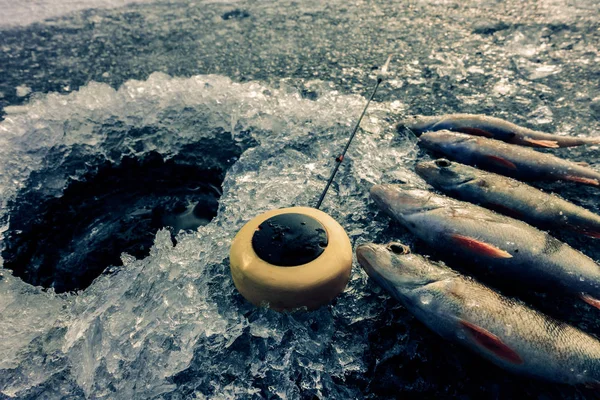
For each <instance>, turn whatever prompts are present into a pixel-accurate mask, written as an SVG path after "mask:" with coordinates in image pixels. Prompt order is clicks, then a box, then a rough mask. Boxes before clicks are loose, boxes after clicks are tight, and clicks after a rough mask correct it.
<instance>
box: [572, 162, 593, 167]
mask: <svg viewBox="0 0 600 400" xmlns="http://www.w3.org/2000/svg"><path fill="white" fill-rule="evenodd" d="M575 164H577V165H581V166H582V167H589V166H590V163H586V162H585V161H577V162H576V163H575Z"/></svg>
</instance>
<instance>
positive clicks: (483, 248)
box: [451, 234, 512, 258]
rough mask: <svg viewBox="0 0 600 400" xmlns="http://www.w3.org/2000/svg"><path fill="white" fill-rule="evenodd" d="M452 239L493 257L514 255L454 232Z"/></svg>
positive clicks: (510, 256)
mask: <svg viewBox="0 0 600 400" xmlns="http://www.w3.org/2000/svg"><path fill="white" fill-rule="evenodd" d="M451 237H452V239H453V240H454V241H455V242H457V243H458V244H459V245H460V246H463V247H466V248H468V249H469V250H472V251H473V252H475V253H478V254H481V255H484V256H488V257H492V258H512V255H511V254H510V253H509V252H507V251H504V250H502V249H499V248H497V247H496V246H494V245H491V244H489V243H485V242H482V241H480V240H477V239H474V238H472V237H468V236H463V235H457V234H453V235H451Z"/></svg>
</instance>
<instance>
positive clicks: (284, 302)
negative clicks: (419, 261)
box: [230, 56, 391, 311]
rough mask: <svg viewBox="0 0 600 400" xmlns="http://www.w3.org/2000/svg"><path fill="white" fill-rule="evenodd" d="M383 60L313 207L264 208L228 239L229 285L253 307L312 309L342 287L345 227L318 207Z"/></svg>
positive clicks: (347, 250)
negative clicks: (230, 277) (230, 281)
mask: <svg viewBox="0 0 600 400" xmlns="http://www.w3.org/2000/svg"><path fill="white" fill-rule="evenodd" d="M390 60H391V56H390V57H389V58H388V59H387V61H386V63H385V64H384V66H383V68H382V70H381V74H380V75H379V76H378V77H377V83H376V85H375V88H374V89H373V92H372V94H371V97H370V98H369V100H368V102H367V104H366V105H365V108H364V110H363V112H362V114H361V115H360V117H359V119H358V121H357V122H356V125H355V127H354V130H353V131H352V134H351V135H350V138H349V139H348V142H347V143H346V146H345V147H344V150H343V151H342V153H341V154H340V155H339V156H338V157H337V158H336V164H335V167H334V169H333V171H332V173H331V175H330V177H329V180H328V181H327V185H326V186H325V189H324V190H323V192H322V193H321V197H320V198H319V201H318V202H317V205H316V207H315V208H312V207H291V208H282V209H278V210H271V211H268V212H265V213H263V214H261V215H259V216H257V217H255V218H253V219H252V220H250V221H249V222H248V223H246V225H244V226H243V227H242V229H240V231H239V232H238V234H237V235H236V236H235V238H234V239H233V242H232V243H231V250H230V266H231V276H232V277H233V283H234V284H235V286H236V288H237V289H238V290H239V292H240V293H241V294H242V295H243V296H244V297H245V298H246V299H247V300H248V301H250V302H251V303H252V304H254V305H256V306H263V305H265V306H268V307H270V308H272V309H274V310H277V311H288V310H294V309H298V308H307V309H309V310H314V309H317V308H319V307H321V306H322V305H324V304H327V303H329V302H330V301H331V300H333V299H334V298H335V297H336V296H337V295H338V294H339V293H341V292H342V291H343V290H344V288H345V287H346V285H347V283H348V280H349V279H350V271H351V269H352V245H351V244H350V239H349V238H348V235H347V234H346V232H345V231H344V228H342V226H341V225H340V224H339V223H337V222H336V221H335V220H334V219H333V218H332V217H330V216H329V215H327V214H326V213H324V212H323V211H320V210H319V207H320V206H321V203H322V202H323V199H324V198H325V194H326V193H327V190H328V189H329V186H330V185H331V183H332V182H333V178H334V177H335V174H336V173H337V171H338V169H339V167H340V164H341V163H342V161H343V160H344V156H345V154H346V151H347V150H348V147H349V146H350V143H351V142H352V139H353V138H354V136H355V135H356V132H357V131H358V127H359V125H360V122H361V120H362V118H363V116H364V115H365V112H366V111H367V108H368V107H369V104H370V103H371V100H372V99H373V97H374V96H375V93H376V92H377V88H378V87H379V84H380V83H381V82H382V80H383V78H382V75H383V74H385V73H386V72H387V68H388V66H389V63H390Z"/></svg>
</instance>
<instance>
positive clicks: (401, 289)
mask: <svg viewBox="0 0 600 400" xmlns="http://www.w3.org/2000/svg"><path fill="white" fill-rule="evenodd" d="M356 258H357V259H358V262H359V264H360V265H361V266H362V268H363V269H364V270H365V272H366V273H367V274H368V275H369V277H370V278H371V279H373V280H374V281H375V282H376V283H377V284H379V285H380V286H381V287H382V288H384V289H385V290H386V291H387V292H388V293H389V294H390V295H391V296H392V297H394V298H395V299H397V300H398V301H400V302H401V303H402V304H403V305H404V307H405V308H406V309H407V310H408V311H409V312H410V313H412V314H413V315H414V316H415V317H416V318H417V319H418V320H419V321H421V322H422V323H423V324H425V325H426V326H427V327H428V328H429V329H431V330H432V331H433V332H435V333H437V334H438V335H440V336H441V337H442V338H444V339H446V340H449V341H452V342H455V343H458V344H460V345H463V346H464V347H466V348H468V349H470V350H472V351H473V352H475V353H476V354H479V355H480V356H482V357H484V358H486V359H487V360H489V361H491V362H492V363H494V364H496V365H498V366H499V367H501V368H504V369H506V370H508V371H510V372H513V373H516V374H522V375H527V376H532V377H536V378H540V379H544V380H547V381H552V382H557V383H563V384H569V385H584V386H589V387H593V388H595V387H597V386H598V383H599V382H600V341H598V340H597V339H596V338H594V337H593V336H591V335H589V334H587V333H585V332H583V331H581V330H579V329H577V328H575V327H573V326H571V325H568V324H566V323H563V322H559V321H556V320H554V319H552V318H550V317H548V316H546V315H544V314H542V313H540V312H538V311H536V310H534V309H532V308H529V307H527V306H526V305H525V304H523V303H522V302H520V301H518V300H515V299H512V298H509V297H505V296H503V295H501V294H500V293H498V292H496V291H494V290H492V289H490V288H489V287H487V286H484V285H482V284H480V283H478V282H477V281H475V280H473V279H471V278H469V277H466V276H464V275H461V274H459V273H458V272H456V271H454V270H452V269H450V268H448V267H447V266H446V265H444V264H442V263H436V262H433V261H430V260H429V259H427V258H425V257H423V256H420V255H417V254H412V253H411V252H410V249H408V247H406V246H404V245H403V244H401V243H394V242H392V243H389V244H387V245H382V244H375V243H367V244H362V245H359V246H358V247H357V248H356Z"/></svg>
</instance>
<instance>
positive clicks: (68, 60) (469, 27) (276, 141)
mask: <svg viewBox="0 0 600 400" xmlns="http://www.w3.org/2000/svg"><path fill="white" fill-rule="evenodd" d="M13 3H18V2H7V1H4V2H0V6H1V7H0V9H2V13H1V14H0V26H1V27H2V28H0V29H2V34H1V35H0V76H1V77H2V78H1V79H0V105H1V106H2V107H3V109H2V111H1V112H0V116H1V118H2V120H1V121H0V202H1V203H2V208H1V211H0V218H1V219H0V221H1V224H0V232H2V233H3V235H4V237H3V238H2V241H1V242H0V245H1V246H2V247H3V249H4V251H3V252H2V257H3V258H0V263H1V265H4V264H5V263H7V262H8V261H7V260H8V258H9V257H13V255H11V254H12V253H11V254H9V253H8V252H7V250H6V248H7V243H8V240H7V238H9V236H10V235H19V234H21V232H15V231H14V230H15V228H13V227H12V226H9V223H12V224H14V223H15V221H16V220H18V219H21V220H23V221H26V222H27V224H25V225H24V226H25V228H27V225H28V224H34V225H31V226H38V225H35V224H38V223H39V224H41V222H40V221H39V220H38V219H36V218H37V217H35V216H36V215H37V214H36V212H40V210H44V212H47V211H48V210H50V211H52V210H53V208H52V207H54V206H44V204H55V203H52V202H55V201H57V200H56V199H61V198H63V197H64V196H66V194H65V193H68V192H69V190H71V191H72V190H73V189H72V188H73V185H74V184H76V183H77V182H80V183H82V184H84V183H85V182H90V181H93V179H95V178H94V177H95V176H97V175H99V174H101V173H102V171H105V169H103V168H104V167H105V166H107V165H108V166H109V167H110V168H117V167H119V166H120V165H122V163H123V162H124V161H123V160H124V159H128V160H147V159H149V158H152V157H156V156H157V155H159V156H160V157H159V158H161V162H164V163H169V162H170V163H171V164H169V165H173V164H177V165H183V166H190V165H195V166H199V167H198V168H201V169H202V171H204V172H202V173H205V171H208V170H210V171H217V172H216V175H218V176H219V177H220V179H222V196H221V197H220V204H219V208H218V213H217V215H216V217H215V218H214V219H213V220H212V222H211V223H209V224H207V225H204V226H201V227H200V228H199V229H198V230H197V231H196V232H181V233H179V234H178V235H177V236H176V238H175V239H176V240H175V242H176V245H174V243H175V242H174V241H173V240H172V237H171V234H170V233H169V232H168V231H167V230H164V229H163V230H159V231H158V232H157V233H156V234H155V233H154V231H152V232H150V235H151V236H150V239H149V244H148V246H147V247H148V248H147V253H144V254H145V255H143V256H138V257H137V258H136V257H134V256H132V254H131V252H129V254H123V255H121V256H120V259H121V261H120V262H118V263H115V264H116V265H106V267H108V270H107V271H105V273H104V274H102V275H100V276H99V277H98V278H97V279H95V280H94V281H93V283H91V284H90V285H89V286H87V285H86V286H87V287H85V288H82V289H81V290H79V291H78V292H68V291H66V292H65V291H63V292H64V293H55V292H54V291H53V290H47V289H43V288H42V287H39V286H38V287H36V286H33V285H31V284H29V283H26V282H25V281H24V280H23V279H25V278H23V279H22V277H23V276H26V277H31V276H34V275H35V276H38V277H39V276H41V274H42V273H43V272H44V273H45V272H47V271H42V270H41V269H43V268H41V269H40V268H37V267H36V268H33V269H31V270H28V271H26V272H24V274H25V275H19V277H17V276H15V275H16V274H17V273H16V272H15V275H13V273H12V272H11V270H9V269H4V268H3V269H0V393H1V394H0V396H4V397H9V398H10V397H16V398H32V399H33V398H57V399H58V398H73V399H77V398H124V399H125V398H127V399H129V398H135V399H150V398H165V399H178V398H284V399H285V398H307V399H309V398H315V397H316V398H340V399H347V398H361V397H366V398H393V397H396V396H402V397H411V398H412V397H415V398H416V397H418V398H423V397H436V398H440V397H450V396H452V397H459V396H460V397H462V398H482V397H485V398H522V397H537V398H548V399H550V398H585V397H590V396H592V395H594V392H593V391H591V390H590V389H586V388H573V387H566V386H560V385H552V384H547V383H544V382H539V381H536V380H530V379H527V378H522V377H518V376H514V375H511V374H509V373H506V372H504V371H502V370H500V369H498V368H496V367H494V366H492V365H490V364H488V363H487V362H485V361H483V360H480V359H479V358H477V357H475V356H473V355H472V354H470V353H467V352H466V351H465V350H463V349H462V348H460V347H457V346H453V345H449V344H448V343H446V342H444V341H442V340H441V339H439V338H438V337H437V336H436V335H435V334H433V333H431V332H430V331H428V330H427V329H426V328H425V327H423V326H422V325H421V324H420V323H418V322H417V321H416V320H415V319H414V318H413V317H412V316H411V315H410V314H408V313H407V312H406V311H405V310H404V309H403V308H402V307H401V306H400V305H399V304H398V303H397V302H396V301H394V300H392V299H390V298H389V296H388V295H387V294H385V293H384V292H383V291H382V290H381V289H380V288H379V287H377V286H376V285H375V284H373V283H372V282H370V281H369V279H368V278H367V276H366V274H365V273H364V272H363V271H362V269H361V268H360V267H359V266H358V264H357V263H355V265H354V267H353V270H352V276H351V279H350V283H349V285H348V288H347V289H346V291H345V292H344V293H343V294H342V295H340V296H339V297H338V298H337V299H336V301H335V302H334V303H333V304H331V305H329V306H326V307H323V308H321V309H320V310H317V311H314V312H298V313H293V314H279V313H276V312H273V311H269V310H265V309H257V308H254V307H253V306H251V305H249V304H248V303H247V302H246V301H245V300H244V299H243V298H242V297H241V295H240V294H239V293H238V292H237V291H236V290H235V287H234V286H233V283H232V280H231V277H230V274H229V263H228V258H227V257H228V252H229V244H230V241H231V240H232V238H233V237H234V235H235V234H236V232H237V231H238V230H239V229H240V228H241V227H242V226H243V224H244V223H245V222H247V221H248V220H250V219H251V218H253V217H254V216H256V215H257V214H259V213H261V212H263V211H266V210H269V209H273V208H278V207H287V206H290V205H307V204H309V205H310V204H314V202H315V201H316V199H317V198H318V195H319V193H320V191H321V190H322V188H323V187H324V185H325V181H326V179H327V176H328V174H329V172H330V169H331V167H332V164H333V157H334V156H336V155H337V153H338V152H339V151H340V149H341V148H342V147H343V145H344V144H345V142H346V140H347V136H348V133H349V131H350V130H351V128H352V125H353V123H354V121H355V120H356V118H357V116H358V115H359V114H360V111H361V109H362V107H363V106H364V104H365V102H366V98H365V96H366V94H367V93H368V92H369V91H370V88H371V86H372V85H373V83H374V79H375V73H374V70H375V69H376V68H377V67H379V66H381V64H382V63H383V62H384V61H385V59H386V58H387V56H388V54H393V56H394V59H393V63H392V66H391V74H390V78H389V79H388V80H387V81H385V83H384V84H383V85H382V87H381V90H380V92H379V93H378V95H377V96H376V98H375V102H374V103H373V104H372V106H371V107H370V108H369V111H368V113H367V115H366V117H365V119H364V120H363V124H362V130H361V131H359V134H358V136H357V137H356V139H355V141H354V142H353V144H352V146H351V148H350V150H349V153H348V155H347V158H346V161H345V162H344V164H343V165H342V167H341V171H340V173H339V174H338V177H337V179H336V183H335V184H334V185H333V186H332V188H331V190H330V192H329V193H328V196H327V198H326V200H325V203H324V205H323V210H324V211H326V212H328V213H329V214H330V215H332V216H333V217H334V218H335V219H336V220H337V221H339V222H340V224H341V225H342V226H343V227H344V228H345V229H346V231H347V232H348V234H349V236H350V239H351V241H352V243H353V247H354V246H355V245H356V244H359V243H363V242H369V241H375V242H386V241H389V240H391V239H399V240H402V241H404V242H405V243H407V244H411V245H415V247H416V249H417V251H419V252H423V253H427V252H429V253H431V251H430V249H427V248H426V247H425V246H423V245H421V244H419V243H415V242H414V240H413V238H412V237H411V236H410V235H408V234H407V233H406V232H405V231H403V230H402V229H400V228H397V227H395V226H394V225H393V224H392V223H390V220H389V219H388V218H387V217H385V216H384V215H383V214H381V213H379V212H378V210H377V209H376V207H375V205H374V204H373V202H372V201H370V199H369V196H368V191H369V188H370V187H371V186H372V185H373V184H376V183H386V182H390V183H393V182H400V181H404V182H406V181H408V182H412V183H414V184H415V185H418V186H422V187H427V185H426V184H425V183H424V182H423V181H421V180H420V178H419V177H418V176H417V175H416V174H415V173H414V168H413V166H414V163H415V161H416V160H420V159H423V158H427V157H429V156H428V155H427V154H426V153H424V152H423V151H422V150H419V148H418V147H417V146H416V142H415V140H414V139H413V138H411V137H407V136H403V135H400V134H398V133H397V132H396V129H395V123H396V122H398V121H399V120H400V119H401V118H403V117H404V116H406V115H411V114H442V113H452V112H466V113H484V114H489V115H494V116H498V117H502V118H506V119H509V120H511V121H513V122H516V123H520V124H522V125H526V126H528V127H531V128H535V129H539V130H544V131H548V132H555V133H564V134H569V135H586V136H598V135H599V134H600V133H599V130H600V50H599V49H600V18H599V17H598V16H599V15H600V3H598V2H597V1H596V0H580V1H566V0H565V1H558V0H544V1H535V0H530V1H525V2H524V1H517V0H509V1H503V2H500V1H491V0H490V1H484V0H482V1H470V2H462V1H451V0H449V1H407V2H393V3H392V2H388V1H383V0H381V1H355V2H346V1H337V0H336V1H331V2H326V3H325V2H321V1H303V2H295V1H281V2H278V3H277V4H273V3H272V2H268V1H237V2H227V3H225V2H216V1H214V2H213V1H203V2H194V1H181V2H143V3H141V2H140V3H139V4H130V5H127V6H122V5H123V4H124V3H125V2H123V1H121V2H118V1H100V0H95V1H89V2H87V1H78V2H74V3H73V5H72V7H71V5H69V6H68V7H67V6H65V5H64V4H67V3H63V2H57V4H54V3H52V2H47V1H40V2H34V3H28V6H27V7H30V8H31V11H29V8H24V6H23V5H19V4H13ZM58 3H61V4H63V5H62V6H59V5H58ZM136 3H137V2H136ZM116 6H120V7H119V8H115V7H116ZM88 7H89V9H84V8H88ZM67 11H68V12H67ZM47 17H55V18H54V19H50V20H42V19H43V18H47ZM599 152H600V148H599V147H598V146H590V147H586V148H576V149H561V150H559V151H557V152H556V153H557V154H560V155H561V156H563V157H567V158H569V159H572V160H576V161H587V162H588V163H590V164H591V165H592V167H594V168H596V169H598V168H600V162H599V161H600V159H599ZM161 165H162V164H161ZM136 168H137V167H136ZM126 170H127V169H124V171H126ZM219 174H221V175H219ZM216 175H215V176H216ZM109 177H111V178H110V179H112V177H113V175H109ZM161 182H162V183H161ZM185 182H186V183H185V184H186V185H190V187H191V186H193V183H190V182H188V181H185ZM167 184H168V183H165V181H164V180H163V181H160V180H158V181H156V182H155V183H153V185H157V186H156V191H151V192H148V193H146V192H144V193H143V196H146V198H147V202H146V203H144V204H142V205H140V204H138V203H135V204H134V202H131V203H129V204H131V205H132V206H131V207H133V208H127V209H119V208H118V207H119V206H118V204H116V203H114V202H113V203H111V202H103V203H102V207H103V208H102V209H103V210H105V211H106V212H107V213H109V212H116V211H115V210H117V209H119V210H120V211H119V212H121V213H122V214H119V216H121V215H126V216H128V218H129V217H132V216H133V217H137V216H140V217H141V216H142V215H144V212H145V211H143V210H144V207H147V206H148V204H151V203H152V201H154V200H152V197H153V196H155V197H157V196H159V195H158V194H157V193H161V188H163V187H164V185H167ZM545 187H546V188H549V189H554V190H556V191H557V192H558V193H560V194H561V195H563V196H564V197H566V198H568V199H570V200H572V201H573V202H575V203H578V204H581V205H584V206H586V207H588V208H590V209H592V210H594V211H595V212H599V211H600V207H599V206H598V202H597V200H596V199H597V196H598V192H597V190H595V189H593V188H587V187H586V188H581V187H575V186H573V185H558V184H557V185H547V186H545ZM132 190H133V189H132ZM136 190H137V189H136ZM190 190H191V191H192V192H193V190H195V188H193V187H191V189H190ZM169 191H170V189H169ZM141 193H142V192H140V196H142V194H141ZM182 193H183V192H182ZM121 195H122V194H121ZM162 195H163V194H161V196H162ZM182 196H190V191H187V192H185V194H182ZM98 198H100V199H101V196H99V197H98ZM186 198H187V197H186ZM152 204H154V203H152ZM44 207H46V208H44ZM135 207H138V208H135ZM148 207H149V206H148ZM134 209H135V210H134ZM132 210H134V211H132ZM140 210H142V211H140ZM75 215H77V214H75ZM24 216H29V218H30V219H27V218H26V217H24ZM98 218H99V217H98ZM119 218H121V217H119ZM123 218H125V217H123ZM65 219H66V218H65ZM121 219H122V218H121ZM90 220H91V221H92V222H91V223H90V225H89V226H88V228H89V230H86V231H83V232H78V231H77V230H76V229H75V230H73V229H72V227H70V226H69V227H65V228H64V230H62V229H61V228H60V225H59V226H58V228H56V227H53V229H54V230H52V231H50V230H49V231H48V232H52V234H51V235H52V236H60V234H61V232H68V234H69V235H72V237H73V241H72V243H71V245H70V246H72V247H69V249H70V250H69V251H68V252H67V251H65V252H63V253H60V252H58V253H56V254H58V256H57V257H62V258H61V259H60V268H59V269H60V271H58V272H60V273H61V274H62V275H61V276H63V277H64V276H65V274H66V275H68V274H72V273H73V271H81V270H82V269H85V268H86V265H87V264H86V262H87V261H86V260H88V258H85V257H87V254H88V253H86V252H87V251H88V250H89V249H88V247H90V246H92V247H93V245H94V244H95V243H100V239H99V238H106V237H111V236H114V235H117V233H118V234H119V235H123V232H117V231H116V228H115V226H117V225H115V223H116V222H115V221H106V220H102V219H94V218H92V219H90ZM52 221H53V222H54V220H52ZM42 222H43V221H42ZM46 222H47V221H46ZM60 222H61V221H60V220H59V221H58V222H57V223H60ZM39 226H42V225H39ZM42 233H43V232H42ZM65 234H66V233H65ZM557 235H558V237H559V238H561V239H563V240H565V241H568V242H569V243H570V244H572V245H573V246H574V247H576V248H579V249H580V250H582V251H583V252H585V253H586V254H588V255H589V256H591V257H593V258H594V259H596V260H600V251H599V250H598V248H597V244H595V243H594V241H593V240H592V239H582V238H575V237H572V236H570V235H566V234H562V233H557ZM69 237H71V236H69ZM38 240H39V241H40V243H42V244H43V243H44V241H46V240H47V238H45V237H44V235H41V236H39V239H38ZM102 240H104V239H102ZM52 243H54V242H48V244H47V247H46V248H50V247H51V244H52ZM73 243H75V245H73ZM102 243H105V242H104V241H102ZM136 243H137V242H136ZM32 251H33V250H32ZM132 251H133V250H132ZM32 254H33V255H31V254H29V256H30V258H31V260H32V261H31V265H36V266H37V265H45V264H43V263H42V264H37V263H38V262H40V261H39V258H40V255H39V253H37V254H35V252H34V253H32ZM65 254H69V256H70V257H73V258H72V259H70V258H65V257H66V256H65ZM431 254H433V253H431ZM80 256H81V257H80ZM84 256H85V257H84ZM434 256H438V257H439V256H440V255H439V254H437V255H435V254H434ZM441 256H443V255H441ZM81 260H84V261H81ZM57 270H58V269H57ZM53 273H54V272H53ZM78 273H79V272H78ZM51 276H53V275H52V274H46V275H44V279H40V280H39V282H47V283H48V285H50V286H52V285H53V281H52V279H55V280H54V287H58V285H57V284H56V282H58V278H52V279H50V280H48V279H49V278H48V277H51ZM61 279H63V278H61ZM36 282H37V281H36ZM486 283H488V284H490V285H493V284H494V283H495V282H494V281H486ZM499 289H501V290H504V291H506V293H508V294H514V293H512V292H511V288H509V287H499ZM526 300H527V301H528V302H530V303H531V304H533V305H534V306H535V307H538V308H540V309H542V310H543V311H544V312H546V313H549V314H551V315H554V316H556V317H559V318H562V319H565V320H567V321H569V322H570V323H572V324H575V325H576V326H578V327H580V328H581V329H584V330H586V331H587V332H590V333H593V334H595V335H600V323H599V322H598V318H597V317H598V315H597V313H596V314H595V313H594V311H593V310H590V309H589V308H586V307H584V306H577V307H575V306H573V305H571V304H569V303H568V302H567V301H566V300H565V299H561V298H554V297H551V296H543V295H530V296H528V297H527V298H526Z"/></svg>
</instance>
